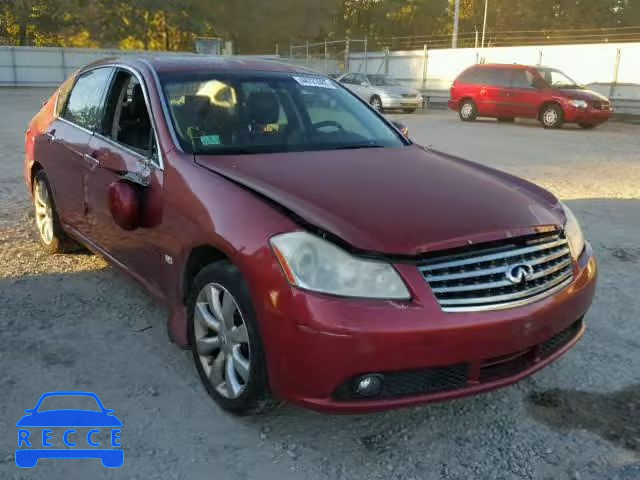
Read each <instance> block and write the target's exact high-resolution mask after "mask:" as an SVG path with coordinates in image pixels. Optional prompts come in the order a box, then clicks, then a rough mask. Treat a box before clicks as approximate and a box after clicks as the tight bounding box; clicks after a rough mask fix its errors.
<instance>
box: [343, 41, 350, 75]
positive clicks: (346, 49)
mask: <svg viewBox="0 0 640 480" xmlns="http://www.w3.org/2000/svg"><path fill="white" fill-rule="evenodd" d="M344 71H345V72H348V71H349V37H348V36H347V38H346V39H345V41H344Z"/></svg>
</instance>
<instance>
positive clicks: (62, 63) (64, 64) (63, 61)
mask: <svg viewBox="0 0 640 480" xmlns="http://www.w3.org/2000/svg"><path fill="white" fill-rule="evenodd" d="M60 66H61V67H62V81H63V82H64V81H65V80H66V79H67V62H66V59H65V58H64V48H61V49H60Z"/></svg>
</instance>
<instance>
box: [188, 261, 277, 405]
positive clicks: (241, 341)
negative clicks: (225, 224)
mask: <svg viewBox="0 0 640 480" xmlns="http://www.w3.org/2000/svg"><path fill="white" fill-rule="evenodd" d="M216 302H218V303H216ZM216 306H217V307H218V308H217V309H216ZM187 308H188V317H187V318H188V319H189V323H188V335H189V341H190V343H191V351H192V354H193V360H194V362H195V366H196V370H197V371H198V375H199V376H200V380H202V383H203V385H204V386H205V388H206V390H207V392H208V393H209V395H210V396H211V397H212V398H213V399H214V400H215V401H216V403H217V404H218V405H219V406H220V407H222V408H223V409H224V410H227V411H229V412H232V413H235V414H238V415H249V414H260V413H264V412H266V411H268V410H270V409H271V408H273V407H274V406H275V405H276V404H277V402H276V401H275V400H274V399H273V398H272V397H271V395H270V392H269V381H268V374H267V364H266V360H265V354H264V348H263V345H262V339H261V336H260V332H259V329H258V321H257V319H256V314H255V311H254V309H253V302H252V300H251V296H250V294H249V288H248V286H247V284H246V282H245V281H244V279H243V278H242V275H241V273H240V271H239V270H238V269H237V268H236V267H235V266H234V265H232V264H231V263H230V262H228V261H220V262H216V263H213V264H211V265H209V266H207V267H205V268H204V269H202V271H200V273H198V275H196V278H195V279H194V282H193V287H192V288H191V290H190V292H189V301H188V304H187Z"/></svg>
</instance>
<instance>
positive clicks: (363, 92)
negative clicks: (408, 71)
mask: <svg viewBox="0 0 640 480" xmlns="http://www.w3.org/2000/svg"><path fill="white" fill-rule="evenodd" d="M338 81H339V82H340V83H342V84H343V85H344V86H345V87H347V88H348V89H349V90H351V91H352V92H353V93H355V94H356V95H358V96H359V97H360V98H362V99H363V100H365V101H366V102H368V103H369V105H371V106H372V107H373V108H375V109H376V110H378V111H379V112H382V111H384V110H385V109H387V110H391V109H398V110H404V111H405V112H406V113H413V112H415V110H416V109H418V108H422V107H423V106H424V100H423V98H422V95H421V94H420V92H418V91H417V90H414V89H413V88H408V87H405V86H403V85H400V83H398V81H397V80H395V79H394V78H391V77H389V76H387V75H380V74H366V75H365V74H363V73H345V74H344V75H342V76H340V77H338Z"/></svg>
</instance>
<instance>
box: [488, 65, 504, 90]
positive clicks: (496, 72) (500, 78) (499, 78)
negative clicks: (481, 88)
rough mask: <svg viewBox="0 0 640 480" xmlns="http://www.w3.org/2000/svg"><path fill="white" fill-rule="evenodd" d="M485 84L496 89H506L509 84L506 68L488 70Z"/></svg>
mask: <svg viewBox="0 0 640 480" xmlns="http://www.w3.org/2000/svg"><path fill="white" fill-rule="evenodd" d="M486 75H487V80H486V81H485V83H487V84H489V85H494V86H496V87H507V86H509V84H510V79H509V70H507V69H506V68H488V69H487V70H486Z"/></svg>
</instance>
